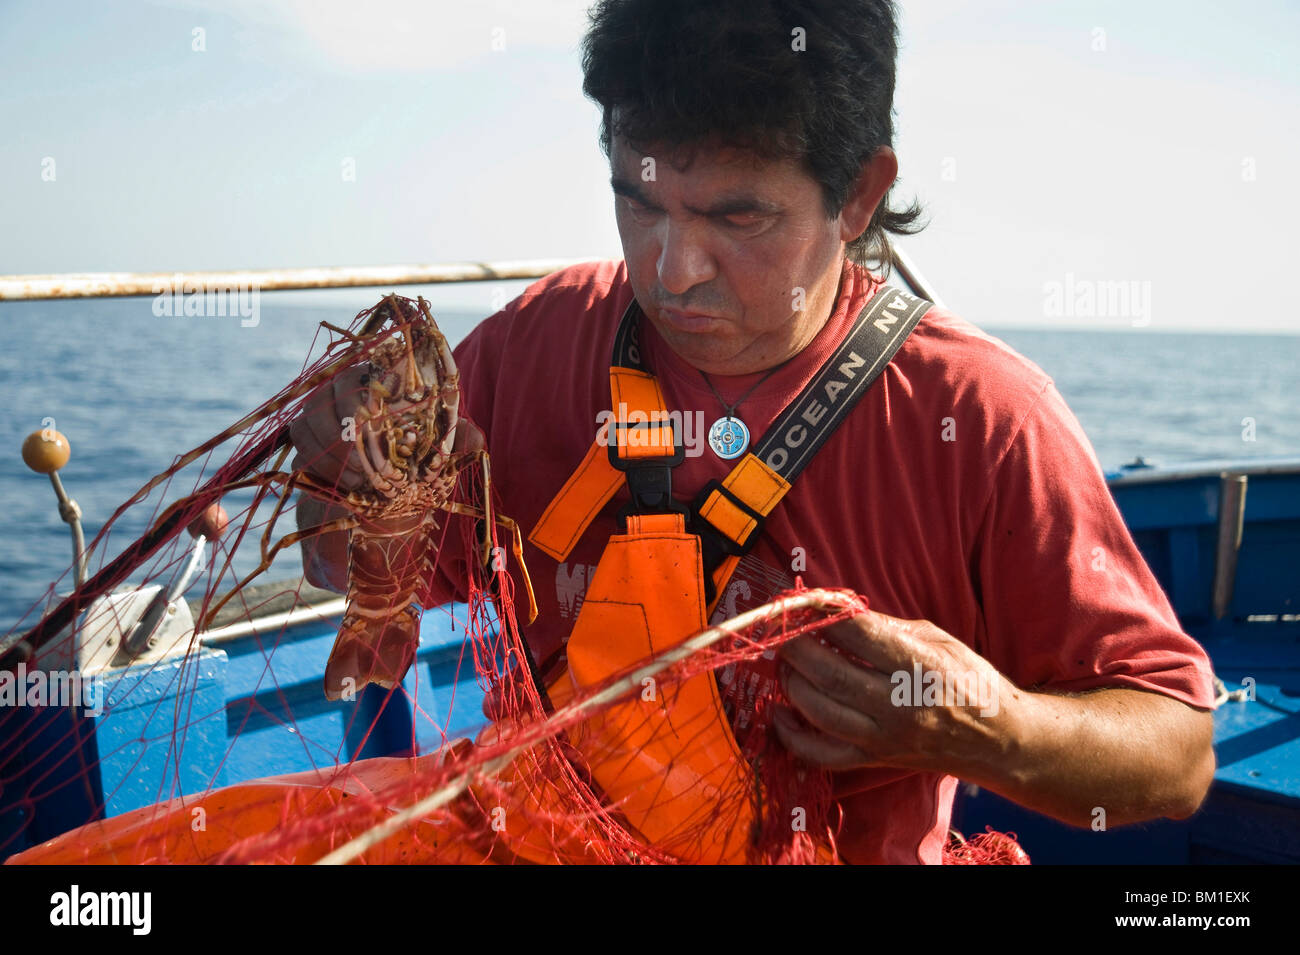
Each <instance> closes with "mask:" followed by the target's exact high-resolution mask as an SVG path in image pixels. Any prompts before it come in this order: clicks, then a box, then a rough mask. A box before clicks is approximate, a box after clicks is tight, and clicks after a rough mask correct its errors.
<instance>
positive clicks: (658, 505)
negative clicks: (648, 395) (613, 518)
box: [608, 420, 690, 527]
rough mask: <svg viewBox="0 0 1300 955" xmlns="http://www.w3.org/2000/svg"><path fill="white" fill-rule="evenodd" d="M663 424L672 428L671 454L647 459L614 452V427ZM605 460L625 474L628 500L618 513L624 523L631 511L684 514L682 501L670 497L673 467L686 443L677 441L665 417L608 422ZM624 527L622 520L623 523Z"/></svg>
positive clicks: (684, 454) (616, 429) (632, 512)
mask: <svg viewBox="0 0 1300 955" xmlns="http://www.w3.org/2000/svg"><path fill="white" fill-rule="evenodd" d="M652 424H653V425H667V426H668V427H669V428H671V429H672V435H673V453H672V454H671V455H664V456H656V457H651V458H624V457H620V456H619V453H618V435H617V431H618V429H624V430H632V429H641V428H646V429H648V428H649V427H650V426H651V425H652ZM609 434H610V437H611V440H610V442H609V448H608V451H609V463H610V464H611V465H613V466H614V468H615V470H618V471H622V472H623V473H624V475H625V476H626V477H627V487H628V491H629V492H630V493H631V494H632V500H630V501H629V502H628V503H627V504H625V505H624V506H623V508H622V509H621V510H620V511H619V512H618V517H619V519H620V520H623V521H624V522H626V519H627V517H628V516H629V515H631V514H683V515H688V516H689V514H690V511H689V510H687V508H686V506H685V505H684V504H679V503H678V502H677V501H675V500H673V468H674V467H676V466H677V465H679V464H681V463H682V461H684V460H685V459H686V445H684V444H682V443H681V442H680V441H678V440H677V429H676V428H674V427H673V425H672V422H671V421H668V420H660V421H637V422H633V423H631V424H624V423H621V422H617V421H615V422H611V424H610V431H609ZM624 526H625V527H626V523H625V525H624Z"/></svg>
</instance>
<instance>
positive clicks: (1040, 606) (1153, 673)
mask: <svg viewBox="0 0 1300 955" xmlns="http://www.w3.org/2000/svg"><path fill="white" fill-rule="evenodd" d="M975 558H976V559H975V564H976V568H977V571H978V576H979V580H978V591H979V594H980V599H981V603H982V607H983V613H984V621H985V626H986V638H987V646H986V647H985V648H984V649H983V653H984V655H985V656H986V657H987V658H988V659H989V661H990V662H991V663H993V665H994V666H996V667H997V668H998V669H999V670H1000V671H1001V672H1002V673H1003V674H1004V675H1006V676H1007V677H1008V678H1009V679H1011V680H1012V681H1014V682H1015V683H1016V684H1017V685H1018V686H1021V687H1024V688H1026V689H1030V690H1038V689H1051V690H1058V691H1064V692H1082V691H1085V690H1092V689H1097V688H1100V687H1130V688H1133V689H1139V690H1149V691H1154V692H1157V693H1162V694H1164V695H1166V696H1171V697H1173V698H1175V699H1177V700H1181V701H1183V702H1184V703H1188V704H1190V705H1192V706H1196V707H1200V708H1203V709H1209V708H1212V706H1213V700H1214V696H1213V686H1212V682H1213V677H1212V670H1211V667H1210V661H1209V658H1208V657H1207V656H1206V653H1205V651H1204V649H1202V647H1201V646H1200V644H1198V643H1197V642H1196V641H1195V640H1194V639H1192V638H1191V637H1190V636H1188V635H1187V634H1185V633H1184V632H1183V631H1182V628H1181V627H1180V626H1179V624H1178V620H1177V618H1176V617H1175V615H1174V612H1173V608H1172V607H1171V606H1170V604H1169V600H1168V598H1167V597H1166V596H1165V594H1164V592H1163V591H1162V590H1161V588H1160V585H1159V583H1158V582H1157V581H1156V579H1155V576H1154V575H1153V574H1152V573H1151V570H1150V568H1149V567H1148V566H1147V564H1146V562H1145V560H1144V559H1143V558H1142V555H1141V553H1140V552H1139V551H1138V549H1137V546H1136V544H1134V542H1133V538H1132V536H1131V535H1130V534H1129V531H1128V528H1127V527H1126V526H1125V524H1124V520H1123V518H1122V517H1121V515H1120V513H1119V509H1118V507H1117V506H1116V505H1115V501H1114V498H1113V497H1112V496H1111V493H1110V489H1109V488H1108V487H1107V485H1106V481H1105V476H1104V474H1103V472H1102V469H1101V465H1100V463H1099V462H1098V460H1097V457H1096V454H1095V453H1094V451H1093V449H1092V445H1091V444H1090V443H1089V441H1088V439H1087V436H1086V435H1085V434H1084V432H1083V429H1082V427H1081V426H1080V424H1079V422H1078V420H1077V419H1076V418H1075V416H1074V414H1073V413H1072V412H1071V411H1070V409H1069V408H1068V407H1067V406H1066V404H1065V401H1064V399H1062V397H1061V395H1060V394H1059V393H1058V392H1057V390H1056V388H1055V386H1054V385H1053V384H1052V383H1051V382H1050V381H1049V382H1048V383H1047V384H1046V385H1045V387H1044V389H1043V391H1042V392H1041V393H1040V395H1039V397H1038V399H1037V401H1036V402H1035V403H1034V404H1033V406H1032V407H1031V409H1030V410H1029V412H1028V413H1027V414H1026V416H1025V418H1024V420H1023V422H1022V424H1021V426H1020V428H1019V429H1018V431H1017V433H1016V435H1015V437H1014V438H1013V440H1012V441H1011V443H1010V445H1009V447H1008V449H1007V451H1006V453H1005V454H1004V455H1003V457H1002V460H1001V461H1000V463H999V464H998V466H997V470H996V473H995V477H994V484H993V488H992V491H991V493H990V497H989V502H988V507H987V510H986V511H985V515H984V520H983V523H982V525H981V527H980V531H979V540H978V551H977V554H976V555H975Z"/></svg>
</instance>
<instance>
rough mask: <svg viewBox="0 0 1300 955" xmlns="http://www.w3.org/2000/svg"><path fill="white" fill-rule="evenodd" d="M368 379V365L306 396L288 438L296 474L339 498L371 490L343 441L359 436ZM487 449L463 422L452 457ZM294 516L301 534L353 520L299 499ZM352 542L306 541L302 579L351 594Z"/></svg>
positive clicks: (333, 537)
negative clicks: (348, 420) (346, 423)
mask: <svg viewBox="0 0 1300 955" xmlns="http://www.w3.org/2000/svg"><path fill="white" fill-rule="evenodd" d="M365 374H366V365H365V364H361V365H357V366H354V367H352V368H349V369H347V370H346V371H344V372H342V373H340V374H339V375H337V376H335V377H334V378H333V379H331V380H330V381H327V382H325V383H324V384H322V385H320V386H319V387H317V388H316V389H315V390H314V391H313V392H312V393H311V394H310V395H308V396H307V400H306V402H304V404H303V410H302V413H301V414H299V415H298V417H296V418H294V419H293V421H292V422H290V424H289V437H290V439H291V440H292V442H293V446H294V449H295V451H296V452H297V453H296V454H295V455H294V458H293V462H292V467H293V470H294V471H301V472H304V473H305V474H307V475H309V476H310V477H311V478H313V480H314V481H315V482H316V483H318V484H321V485H323V486H325V487H332V488H336V489H337V490H338V491H339V493H340V494H346V493H348V492H349V491H357V492H364V491H365V490H366V484H367V481H366V476H365V471H364V470H363V468H362V466H361V458H360V456H359V454H358V452H357V448H356V442H355V441H354V440H346V441H345V440H344V439H343V434H344V431H345V430H349V433H350V435H351V434H352V433H356V432H357V431H358V430H359V427H360V426H359V424H358V423H357V418H358V416H357V409H358V408H359V407H360V406H361V404H362V401H361V399H362V394H363V392H364V391H365V384H363V381H364V380H365ZM346 418H351V419H352V420H353V428H352V429H345V427H344V424H343V422H344V419H346ZM484 444H485V442H484V439H483V432H482V431H480V430H479V429H478V427H476V426H475V425H474V424H473V423H472V422H471V421H468V420H467V419H465V418H461V419H460V421H459V422H458V423H457V425H456V438H455V443H454V444H453V445H452V450H453V453H463V452H466V451H476V450H480V449H482V448H483V447H484ZM295 512H296V515H297V519H298V529H299V530H300V531H302V530H308V529H310V528H314V527H319V526H320V525H321V524H324V523H326V522H328V521H334V520H338V519H339V518H344V517H348V516H349V512H348V509H347V508H346V507H343V506H342V505H339V504H329V503H326V502H325V501H323V500H320V499H318V498H316V497H312V496H310V495H308V494H304V495H302V496H301V497H300V498H299V500H298V506H297V507H296V508H295ZM349 537H350V532H349V531H334V532H331V533H328V534H313V535H311V536H309V537H306V538H304V539H303V540H302V542H301V543H302V563H303V575H304V576H305V577H306V578H307V582H308V583H310V584H313V585H315V586H317V587H324V588H325V589H327V590H333V591H334V592H336V593H346V592H347V589H348V540H349Z"/></svg>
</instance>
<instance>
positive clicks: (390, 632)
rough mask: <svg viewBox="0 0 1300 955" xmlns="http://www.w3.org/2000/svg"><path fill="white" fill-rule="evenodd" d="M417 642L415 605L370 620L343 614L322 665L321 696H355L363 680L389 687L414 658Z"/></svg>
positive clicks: (417, 618)
mask: <svg viewBox="0 0 1300 955" xmlns="http://www.w3.org/2000/svg"><path fill="white" fill-rule="evenodd" d="M419 645H420V611H419V608H417V607H413V606H412V607H405V608H403V609H402V610H400V611H398V612H397V613H395V614H392V615H391V616H386V617H383V618H380V619H374V620H370V619H367V618H365V617H362V616H359V615H357V614H353V613H349V614H347V615H346V616H345V617H344V618H343V626H342V627H341V628H340V629H339V636H338V639H337V640H336V641H335V642H334V650H333V652H332V653H331V654H330V658H329V662H328V663H327V664H326V665H325V697H326V698H327V699H330V700H341V699H355V698H356V694H358V693H360V692H361V690H362V689H363V688H364V687H365V685H366V684H367V683H374V684H376V685H378V686H382V687H384V688H385V689H389V690H391V689H392V688H393V687H395V686H397V684H399V683H401V682H402V679H403V678H404V677H405V676H406V671H407V670H409V669H410V668H411V664H412V663H413V662H415V653H416V650H418V649H419Z"/></svg>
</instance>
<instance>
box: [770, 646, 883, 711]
mask: <svg viewBox="0 0 1300 955" xmlns="http://www.w3.org/2000/svg"><path fill="white" fill-rule="evenodd" d="M779 653H780V655H781V658H782V659H783V660H784V661H785V662H786V663H788V664H789V665H790V666H791V667H792V668H793V669H794V670H795V671H797V672H798V673H799V674H801V675H802V676H803V677H804V678H805V679H806V680H808V681H809V682H810V683H812V684H813V685H814V686H815V687H817V689H818V690H820V691H821V692H822V693H823V694H825V695H826V696H829V697H830V698H831V699H833V700H835V701H837V702H839V703H843V704H845V705H846V706H851V707H855V708H859V709H860V708H862V707H864V706H867V705H869V703H870V701H872V700H873V699H887V698H888V696H889V687H890V683H889V679H888V677H886V675H885V674H883V673H881V672H880V671H879V670H869V669H867V668H866V667H863V666H859V665H858V664H857V663H854V662H853V661H852V660H850V659H849V658H848V657H846V656H844V655H843V654H841V653H836V652H835V651H834V650H832V649H831V648H830V647H827V646H823V645H822V644H821V642H820V641H818V639H817V638H816V637H815V636H808V637H802V638H800V639H797V640H791V641H790V642H789V643H787V644H785V645H784V646H782V647H781V649H780V651H779Z"/></svg>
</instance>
